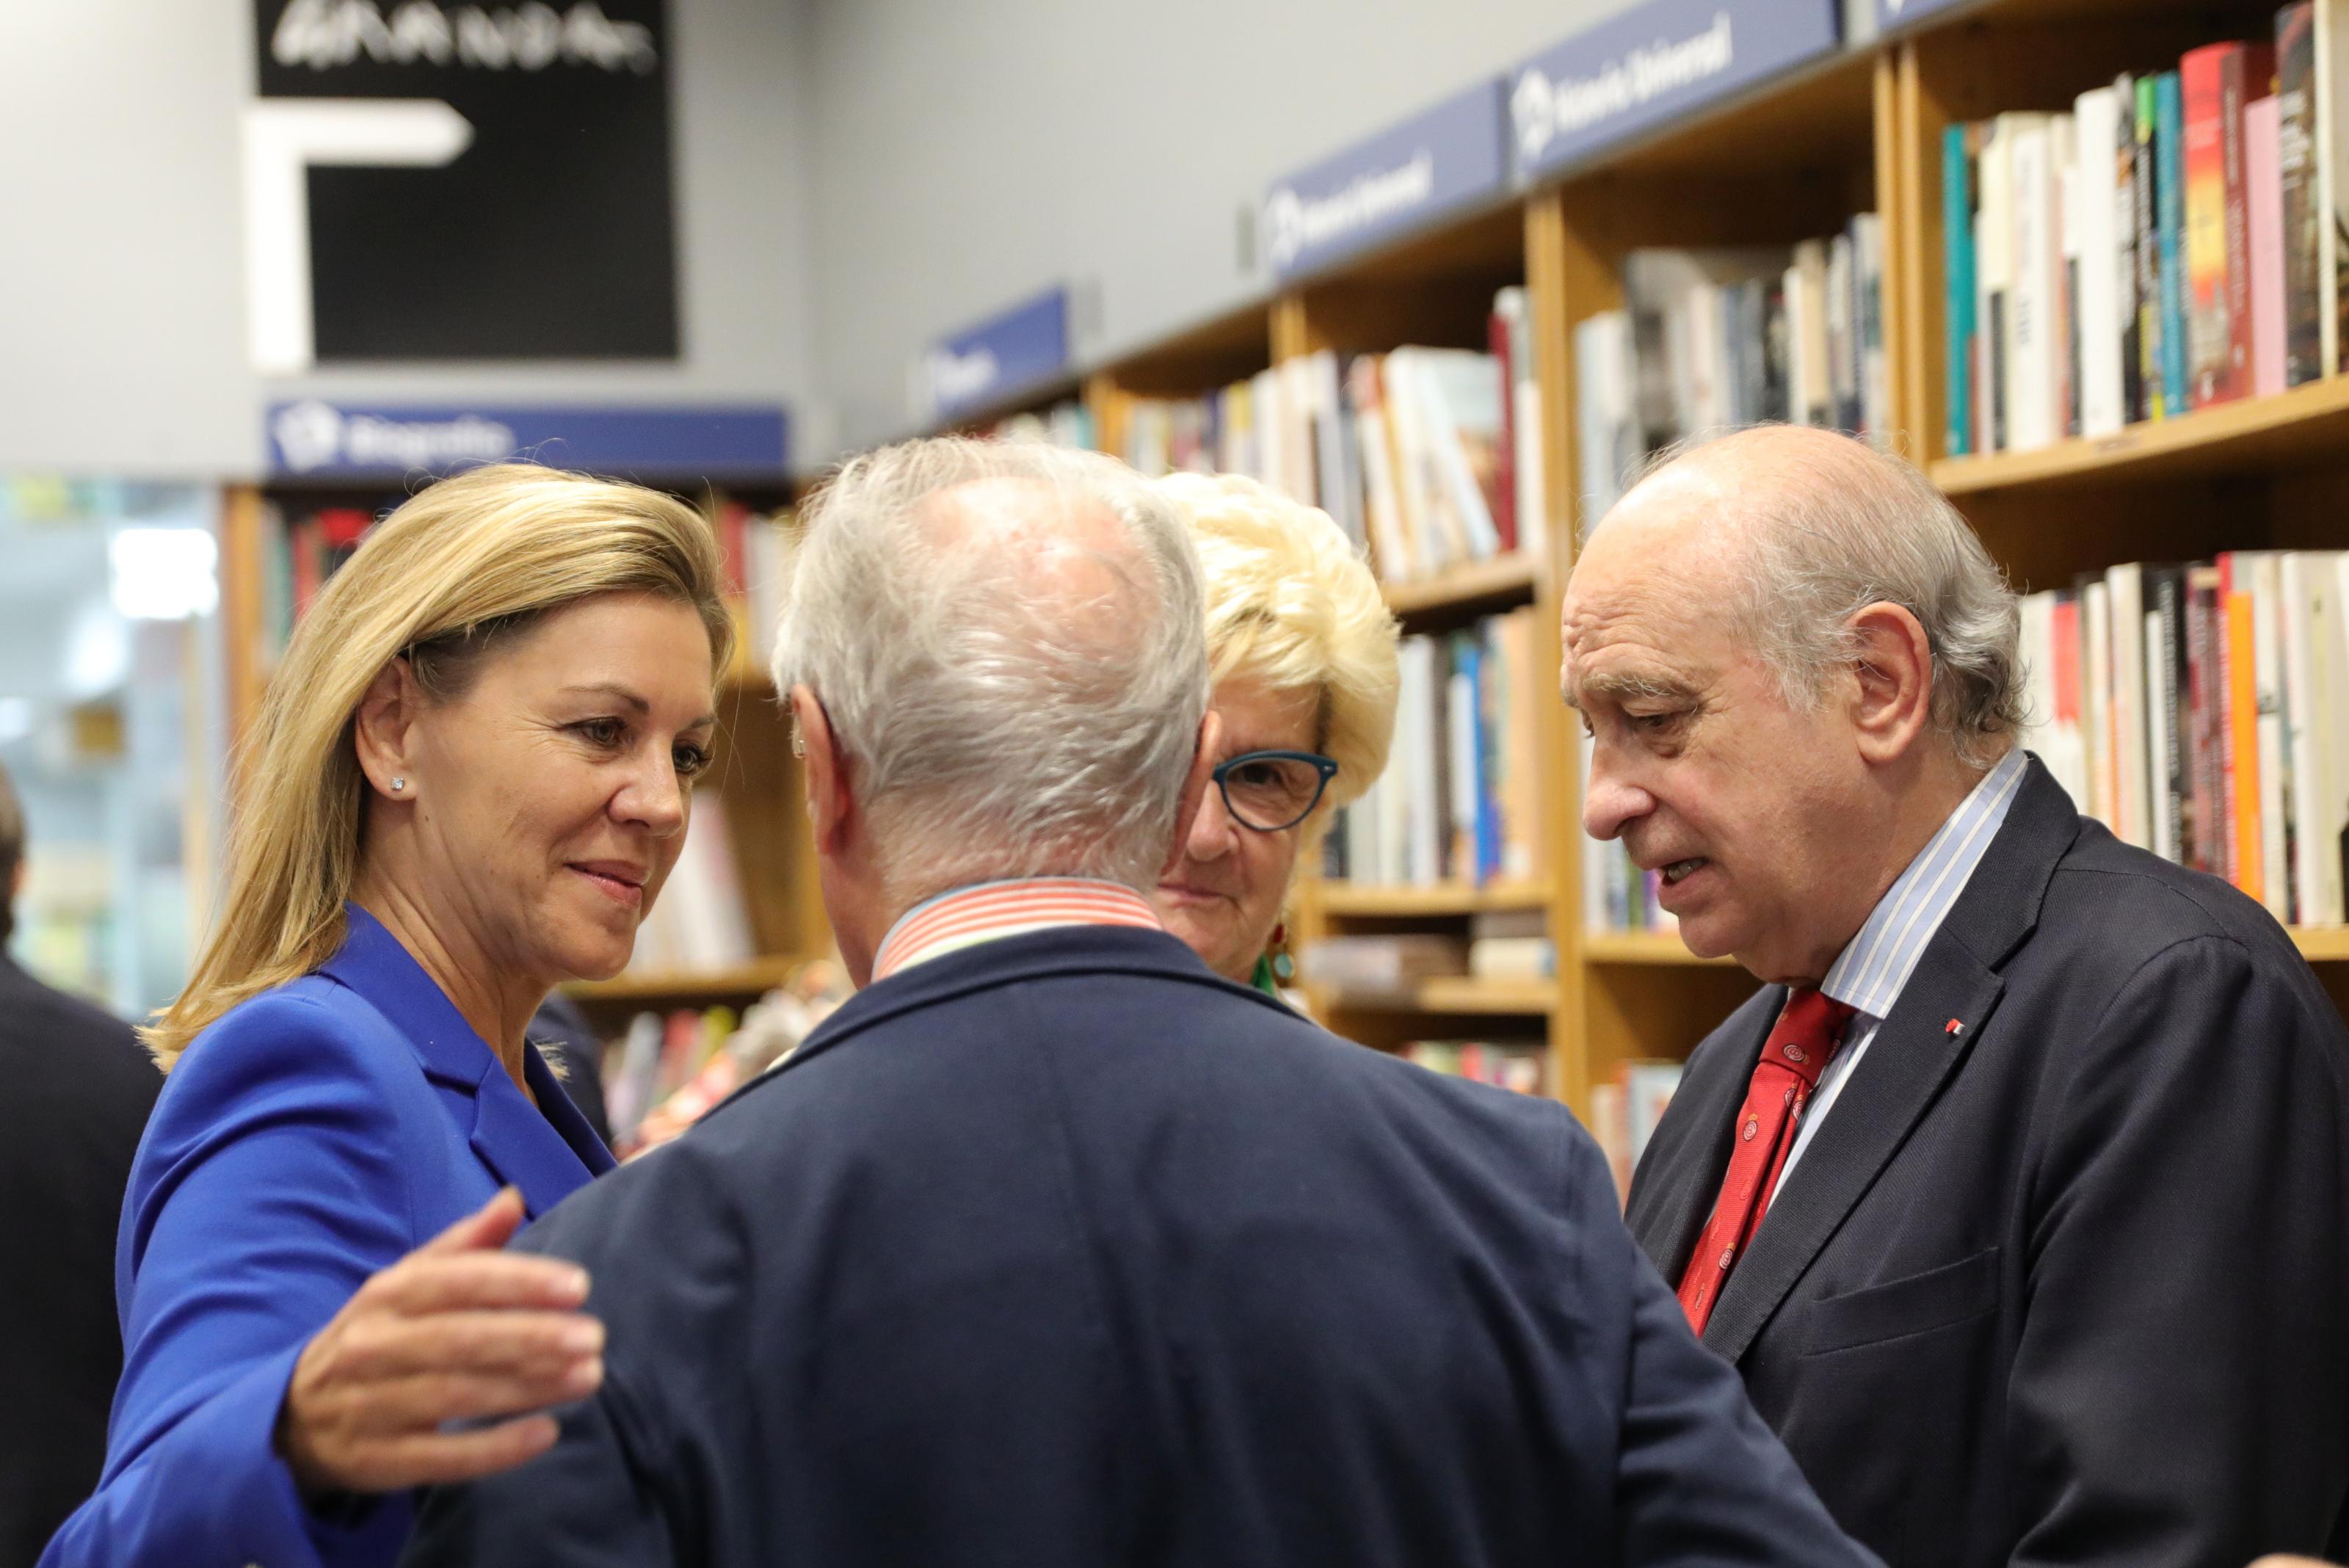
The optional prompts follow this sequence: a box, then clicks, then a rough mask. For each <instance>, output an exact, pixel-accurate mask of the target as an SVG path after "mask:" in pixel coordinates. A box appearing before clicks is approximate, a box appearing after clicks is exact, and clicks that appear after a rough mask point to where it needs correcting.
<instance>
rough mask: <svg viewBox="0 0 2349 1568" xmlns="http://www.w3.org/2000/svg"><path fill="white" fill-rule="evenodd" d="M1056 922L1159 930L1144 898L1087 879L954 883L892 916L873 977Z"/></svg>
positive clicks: (883, 977) (875, 958) (1155, 915)
mask: <svg viewBox="0 0 2349 1568" xmlns="http://www.w3.org/2000/svg"><path fill="white" fill-rule="evenodd" d="M1055 926H1140V927H1144V928H1146V929H1150V930H1154V931H1155V930H1160V929H1164V928H1162V927H1161V926H1160V925H1159V923H1158V912H1157V911H1156V910H1155V909H1152V908H1151V907H1150V900H1149V899H1147V898H1143V896H1142V895H1141V894H1139V893H1137V892H1135V891H1134V890H1133V888H1125V887H1121V886H1119V885H1118V884H1117V883H1115V882H1101V881H1095V880H1094V879H1093V878H1092V877H1022V878H1019V879H1017V880H1013V881H1007V882H978V883H974V884H973V885H972V886H970V887H968V888H953V889H952V890H950V891H947V892H944V893H940V894H938V895H937V896H936V898H927V899H925V900H924V901H922V902H921V903H918V904H916V905H915V906H914V907H913V908H912V909H908V910H906V911H905V913H904V914H903V915H901V916H899V917H898V918H897V923H896V924H895V925H894V926H891V927H890V928H889V934H888V935H887V936H885V937H884V938H882V939H881V949H880V950H879V951H878V952H876V953H874V955H873V978H874V981H883V980H886V979H888V978H889V977H890V976H891V975H893V974H897V973H899V972H901V971H905V970H907V969H911V968H912V967H913V966H914V965H916V964H917V963H920V962H922V961H924V960H925V959H934V958H936V957H937V956H938V955H939V954H941V953H950V952H955V951H957V950H960V949H963V948H971V947H977V946H978V944H979V943H981V942H992V941H999V940H1002V939H1003V938H1005V937H1017V936H1023V935H1025V934H1026V933H1028V932H1030V931H1044V930H1050V929H1052V928H1053V927H1055Z"/></svg>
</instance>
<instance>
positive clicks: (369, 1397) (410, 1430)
mask: <svg viewBox="0 0 2349 1568" xmlns="http://www.w3.org/2000/svg"><path fill="white" fill-rule="evenodd" d="M603 1381H604V1363H603V1361H602V1360H601V1358H591V1359H589V1360H587V1361H585V1362H582V1363H580V1364H578V1365H577V1366H571V1367H566V1368H565V1369H564V1370H563V1371H561V1372H559V1373H551V1374H546V1375H522V1374H516V1373H499V1372H419V1373H416V1374H414V1375H412V1376H406V1377H394V1378H389V1379H387V1380H386V1381H384V1382H381V1383H377V1384H372V1385H369V1386H367V1390H366V1397H364V1398H353V1399H352V1400H351V1401H350V1403H349V1405H348V1407H347V1408H346V1409H345V1410H344V1411H343V1412H342V1415H343V1417H344V1420H343V1421H342V1422H341V1423H340V1428H341V1430H342V1432H343V1435H344V1436H345V1438H346V1439H347V1441H349V1442H350V1443H352V1444H353V1445H354V1446H358V1445H364V1444H373V1445H376V1446H380V1445H383V1444H386V1443H391V1444H397V1443H401V1442H405V1441H407V1440H408V1439H409V1438H419V1437H429V1436H431V1435H433V1434H435V1433H439V1432H440V1430H441V1428H443V1426H445V1425H446V1424H447V1423H449V1422H451V1421H459V1422H465V1421H480V1420H484V1419H490V1418H494V1417H503V1416H520V1415H523V1414H526V1413H530V1412H534V1411H541V1410H543V1409H545V1408H546V1407H548V1406H550V1405H562V1404H568V1403H569V1402H571V1401H573V1400H574V1399H584V1398H585V1397H587V1396H589V1395H590V1394H593V1393H594V1392H595V1390H596V1388H597V1387H598V1386H601V1385H602V1383H603ZM447 1435H450V1436H462V1435H463V1434H461V1433H452V1434H447Z"/></svg>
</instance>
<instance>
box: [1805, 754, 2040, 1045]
mask: <svg viewBox="0 0 2349 1568" xmlns="http://www.w3.org/2000/svg"><path fill="white" fill-rule="evenodd" d="M2026 765H2027V759H2026V758H2025V756H2024V754H2023V748H2022V747H2020V746H2017V747H2015V748H2013V750H2011V751H2009V752H2008V753H2006V755H2005V756H2003V757H2002V758H2000V759H1999V762H1998V765H1997V766H1995V767H1993V768H1992V769H1991V770H1990V772H1989V773H1987V774H1983V775H1982V782H1981V783H1980V784H1976V785H1974V787H1973V789H1972V791H1971V793H1970V794H1968V795H1967V796H1966V798H1965V799H1964V800H1963V801H1962V802H1961V803H1960V804H1959V806H1958V809H1957V810H1955V811H1953V812H1951V814H1950V820H1949V821H1947V822H1945V823H1943V824H1941V826H1940V831H1938V832H1936V833H1935V834H1934V835H1933V836H1932V837H1931V838H1930V840H1929V841H1927V843H1926V845H1925V847H1924V848H1923V849H1922V850H1920V851H1919V852H1918V855H1917V858H1916V859H1914V860H1911V861H1910V862H1909V868H1908V869H1907V870H1905V871H1903V872H1901V873H1900V877H1899V880H1898V881H1896V882H1894V883H1893V884H1892V886H1891V887H1890V888H1889V889H1887V890H1886V892H1885V895H1884V897H1883V898H1880V899H1878V902H1877V905H1876V908H1875V909H1874V910H1872V911H1871V912H1870V913H1869V915H1868V923H1867V924H1865V925H1863V926H1861V927H1860V928H1859V935H1857V936H1856V937H1854V938H1853V939H1852V940H1851V943H1850V945H1849V946H1848V947H1846V948H1845V949H1844V950H1843V951H1842V953H1840V954H1839V955H1837V959H1836V961H1835V962H1834V963H1833V964H1832V965H1830V966H1829V967H1828V969H1827V977H1826V980H1825V981H1821V982H1820V985H1819V989H1820V990H1821V991H1824V992H1826V993H1827V994H1828V995H1829V996H1831V997H1833V998H1835V1000H1836V1001H1837V1002H1844V1003H1846V1004H1847V1005H1849V1006H1850V1007H1851V1008H1852V1009H1854V1010H1855V1011H1857V1012H1863V1013H1866V1014H1867V1015H1868V1017H1870V1018H1889V1017H1890V1016H1891V1015H1892V1004H1893V1003H1894V1002H1896V1001H1898V1000H1899V996H1900V988H1901V987H1903V986H1905V985H1907V984H1908V983H1909V976H1910V975H1911V974H1913V973H1915V972H1916V969H1917V965H1918V963H1919V961H1920V960H1922V959H1923V958H1924V956H1925V949H1926V946H1927V945H1928V944H1929V943H1930V942H1931V941H1932V940H1933V933H1934V932H1936V931H1938V930H1940V929H1941V922H1942V920H1944V919H1947V918H1948V916H1949V913H1950V910H1951V908H1952V907H1953V906H1954V905H1955V904H1956V903H1957V901H1958V895H1959V894H1961V893H1962V892H1964V891H1965V890H1966V883H1967V882H1968V881H1969V880H1971V878H1972V877H1973V874H1974V867H1977V866H1979V865H1981V864H1982V854H1983V852H1984V851H1985V850H1987V849H1989V848H1990V844H1991V840H1992V839H1993V838H1995V837H1997V836H1998V830H1999V826H2000V824H2002V823H2003V822H2004V821H2005V820H2006V812H2007V807H2009V806H2011V805H2013V804H2014V794H2015V791H2016V790H2017V789H2019V788H2020V787H2022V784H2023V770H2024V768H2025V766H2026Z"/></svg>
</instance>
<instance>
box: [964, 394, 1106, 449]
mask: <svg viewBox="0 0 2349 1568" xmlns="http://www.w3.org/2000/svg"><path fill="white" fill-rule="evenodd" d="M972 433H973V434H975V435H978V436H979V437H981V438H983V439H985V440H988V441H1042V442H1043V443H1044V444H1045V445H1047V446H1068V447H1077V448H1080V449H1081V450H1083V451H1086V452H1092V451H1095V450H1098V448H1099V446H1100V444H1101V441H1100V435H1099V433H1098V432H1097V431H1095V430H1094V429H1093V416H1092V410H1090V409H1088V408H1086V407H1085V405H1084V404H1082V403H1081V402H1079V401H1077V400H1075V399H1074V398H1068V399H1063V400H1061V401H1060V402H1057V403H1054V404H1053V405H1052V406H1051V407H1050V408H1049V409H1044V410H1038V411H1035V412H1030V413H1018V414H1011V415H1009V416H1007V417H1005V418H1003V419H999V420H997V421H995V422H994V423H992V424H989V425H985V426H982V427H980V428H979V429H978V430H976V431H973V432H972Z"/></svg>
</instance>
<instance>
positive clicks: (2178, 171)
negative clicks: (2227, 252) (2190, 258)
mask: <svg viewBox="0 0 2349 1568" xmlns="http://www.w3.org/2000/svg"><path fill="white" fill-rule="evenodd" d="M2154 108H2155V115H2154V152H2155V156H2156V158H2157V160H2158V162H2159V164H2160V169H2161V175H2160V178H2161V406H2162V409H2163V410H2164V411H2165V412H2166V413H2168V414H2170V415H2173V416H2174V415H2177V414H2182V413H2184V412H2185V411H2186V410H2189V409H2190V408H2192V407H2193V406H2194V395H2193V376H2192V370H2191V367H2190V364H2189V338H2188V337H2187V319H2186V137H2185V130H2186V99H2185V93H2184V90H2183V85H2182V84H2181V83H2180V82H2179V80H2178V73H2177V72H2176V71H2165V72H2163V73H2162V74H2161V75H2160V76H2159V77H2158V78H2155V82H2154Z"/></svg>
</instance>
